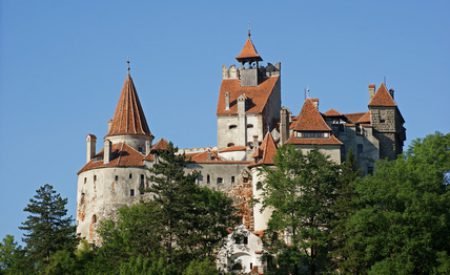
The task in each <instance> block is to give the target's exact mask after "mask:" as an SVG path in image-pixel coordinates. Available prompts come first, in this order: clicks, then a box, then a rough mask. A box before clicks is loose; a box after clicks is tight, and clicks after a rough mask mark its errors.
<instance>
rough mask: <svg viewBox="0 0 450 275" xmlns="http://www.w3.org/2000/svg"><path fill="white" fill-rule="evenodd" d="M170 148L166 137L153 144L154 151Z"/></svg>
mask: <svg viewBox="0 0 450 275" xmlns="http://www.w3.org/2000/svg"><path fill="white" fill-rule="evenodd" d="M168 148H169V142H168V141H167V140H165V139H163V138H162V139H160V140H159V141H158V142H157V143H156V144H155V145H153V146H152V149H151V150H152V151H160V150H167V149H168Z"/></svg>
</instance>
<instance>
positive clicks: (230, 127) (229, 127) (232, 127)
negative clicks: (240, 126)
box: [228, 124, 237, 130]
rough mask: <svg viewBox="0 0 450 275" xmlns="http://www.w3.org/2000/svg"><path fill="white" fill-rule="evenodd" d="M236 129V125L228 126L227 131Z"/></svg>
mask: <svg viewBox="0 0 450 275" xmlns="http://www.w3.org/2000/svg"><path fill="white" fill-rule="evenodd" d="M236 128H237V125H236V124H231V125H230V126H228V129H230V130H231V129H236Z"/></svg>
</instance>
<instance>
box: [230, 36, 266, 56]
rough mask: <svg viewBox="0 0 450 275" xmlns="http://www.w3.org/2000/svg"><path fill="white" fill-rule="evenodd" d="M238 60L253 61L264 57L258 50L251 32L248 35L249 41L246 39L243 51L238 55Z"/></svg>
mask: <svg viewBox="0 0 450 275" xmlns="http://www.w3.org/2000/svg"><path fill="white" fill-rule="evenodd" d="M236 60H237V61H239V62H242V63H243V62H253V61H262V60H263V59H262V58H261V56H260V55H259V53H258V52H257V51H256V48H255V46H254V45H253V42H252V40H251V38H250V33H249V35H248V38H247V41H245V44H244V47H243V48H242V50H241V53H240V54H239V55H238V56H236Z"/></svg>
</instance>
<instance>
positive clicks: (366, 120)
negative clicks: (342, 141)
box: [356, 112, 370, 124]
mask: <svg viewBox="0 0 450 275" xmlns="http://www.w3.org/2000/svg"><path fill="white" fill-rule="evenodd" d="M356 123H358V124H360V123H370V112H366V113H365V114H364V115H363V116H361V117H360V118H359V119H358V120H357V121H356Z"/></svg>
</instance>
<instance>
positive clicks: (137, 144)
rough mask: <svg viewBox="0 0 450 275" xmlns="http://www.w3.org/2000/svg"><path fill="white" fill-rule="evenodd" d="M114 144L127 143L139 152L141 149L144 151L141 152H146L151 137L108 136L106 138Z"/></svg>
mask: <svg viewBox="0 0 450 275" xmlns="http://www.w3.org/2000/svg"><path fill="white" fill-rule="evenodd" d="M106 138H107V139H108V140H109V141H111V143H112V144H117V143H125V144H126V145H129V146H131V147H133V148H134V149H136V150H138V151H139V148H141V149H142V151H141V152H145V141H146V140H150V141H151V139H152V138H151V137H150V136H142V135H135V136H133V135H119V136H107V137H106Z"/></svg>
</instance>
